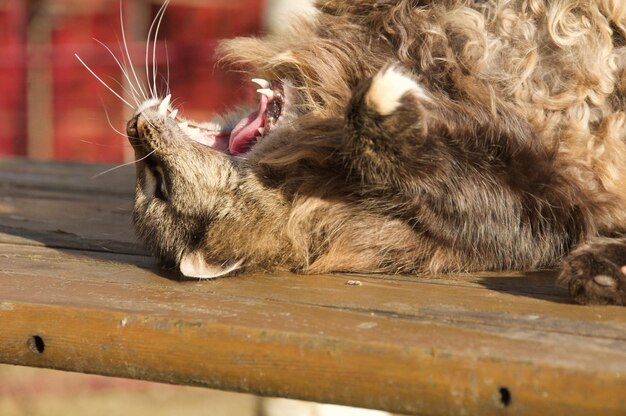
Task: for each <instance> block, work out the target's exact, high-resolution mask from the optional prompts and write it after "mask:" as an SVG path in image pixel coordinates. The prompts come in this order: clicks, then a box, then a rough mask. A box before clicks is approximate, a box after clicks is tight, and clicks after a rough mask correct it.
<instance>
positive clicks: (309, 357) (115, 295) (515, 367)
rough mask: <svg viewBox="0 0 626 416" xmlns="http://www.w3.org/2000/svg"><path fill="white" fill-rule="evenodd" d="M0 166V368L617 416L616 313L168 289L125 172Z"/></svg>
mask: <svg viewBox="0 0 626 416" xmlns="http://www.w3.org/2000/svg"><path fill="white" fill-rule="evenodd" d="M105 169H106V167H103V166H94V165H79V164H62V163H44V162H33V161H26V160H19V159H5V160H0V250H1V251H0V362H3V363H9V364H18V365H25V366H35V367H47V368H56V369H62V370H69V371H78V372H85V373H96V374H103V375H110V376H120V377H128V378H137V379H145V380H155V381H162V382H167V383H175V384H188V385H196V386H207V387H212V388H218V389H223V390H233V391H241V392H252V393H256V394H260V395H271V396H282V397H290V398H298V399H305V400H312V401H321V402H331V403H339V404H346V405H353V406H360V407H368V408H377V409H386V410H389V411H394V412H399V413H406V414H420V415H449V414H450V415H452V414H455V415H461V414H464V415H465V414H467V415H482V416H488V415H503V414H515V415H576V414H590V415H610V414H614V415H617V414H622V415H624V414H626V308H620V307H584V306H578V305H574V304H571V302H570V301H569V299H568V297H567V296H566V293H565V291H564V290H563V289H561V288H557V287H555V284H554V280H555V275H554V273H553V272H530V273H502V274H494V273H484V274H467V275H451V276H421V277H414V276H362V275H341V274H338V275H325V276H299V275H290V274H286V273H280V274H266V275H262V274H259V275H253V276H250V275H246V276H237V277H229V278H223V279H218V280H215V281H200V282H197V281H177V280H175V279H173V278H172V276H168V275H167V274H166V273H164V272H162V271H160V270H159V269H158V268H157V267H156V263H155V261H154V260H153V259H152V258H151V257H149V256H147V255H146V254H145V253H144V251H143V249H142V248H141V247H140V246H139V245H138V244H137V242H136V241H135V239H134V237H133V231H132V227H131V224H130V214H131V206H132V189H133V186H134V184H133V181H134V179H133V176H134V169H133V168H122V169H119V170H117V171H114V172H111V173H109V174H106V175H103V176H100V177H98V178H95V179H92V178H91V177H92V176H93V175H95V174H97V173H98V172H101V171H103V170H105Z"/></svg>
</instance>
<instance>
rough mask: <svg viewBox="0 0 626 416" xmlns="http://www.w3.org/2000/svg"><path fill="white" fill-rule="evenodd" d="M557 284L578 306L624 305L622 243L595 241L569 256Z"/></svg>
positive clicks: (625, 271)
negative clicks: (559, 283) (563, 286)
mask: <svg viewBox="0 0 626 416" xmlns="http://www.w3.org/2000/svg"><path fill="white" fill-rule="evenodd" d="M559 282H561V283H563V284H565V285H567V287H568V288H569V292H570V295H571V296H572V297H573V298H574V299H575V300H576V301H577V302H578V303H582V304H596V305H607V304H608V305H626V239H623V238H622V239H617V238H614V239H610V238H606V239H599V240H596V241H594V242H591V243H589V244H585V245H583V246H581V247H579V248H577V249H576V250H574V251H573V252H572V254H571V255H570V256H569V257H567V258H566V259H565V261H564V262H563V268H562V270H561V273H560V275H559Z"/></svg>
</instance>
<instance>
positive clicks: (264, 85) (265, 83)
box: [252, 78, 270, 88]
mask: <svg viewBox="0 0 626 416" xmlns="http://www.w3.org/2000/svg"><path fill="white" fill-rule="evenodd" d="M252 82H254V83H255V84H257V85H258V86H259V87H261V88H268V87H269V86H270V82H269V81H267V80H264V79H262V78H252Z"/></svg>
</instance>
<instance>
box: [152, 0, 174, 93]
mask: <svg viewBox="0 0 626 416" xmlns="http://www.w3.org/2000/svg"><path fill="white" fill-rule="evenodd" d="M169 3H170V2H169V0H165V2H164V3H163V6H161V9H162V11H161V17H159V22H158V23H157V26H156V29H155V31H154V41H153V42H152V81H153V82H152V88H153V89H154V96H155V97H157V96H158V94H157V82H156V81H157V64H156V63H157V59H156V48H157V37H158V35H159V29H160V28H161V22H162V21H163V16H165V11H166V10H167V6H169Z"/></svg>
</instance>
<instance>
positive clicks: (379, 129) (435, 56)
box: [129, 0, 626, 304]
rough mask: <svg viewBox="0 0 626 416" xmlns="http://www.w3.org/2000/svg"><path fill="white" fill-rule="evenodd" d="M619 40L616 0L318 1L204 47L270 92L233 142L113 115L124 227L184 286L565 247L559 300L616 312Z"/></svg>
mask: <svg viewBox="0 0 626 416" xmlns="http://www.w3.org/2000/svg"><path fill="white" fill-rule="evenodd" d="M625 45H626V3H624V2H621V1H620V0H579V1H576V2H570V1H565V0H560V1H559V0H556V1H547V0H545V1H543V0H512V1H503V0H502V1H501V0H492V1H478V0H476V1H470V0H446V1H438V2H434V1H417V0H413V1H409V0H395V1H392V0H383V1H372V0H369V1H368V0H357V1H350V2H347V1H318V3H317V12H316V13H314V14H312V15H309V16H307V17H300V18H297V19H294V22H293V25H292V26H291V28H290V29H288V30H286V33H281V34H279V35H275V36H269V37H267V38H264V39H257V38H243V39H234V40H231V41H227V42H225V43H223V44H222V46H221V48H220V54H221V56H222V63H223V64H225V65H230V66H232V67H235V68H238V69H239V70H243V71H246V72H247V73H249V74H251V75H252V76H254V77H259V78H264V79H268V80H277V82H278V81H279V82H280V85H284V86H285V90H284V93H285V95H286V96H287V99H286V101H285V108H284V109H283V113H282V115H281V119H279V122H278V123H277V124H276V125H272V126H271V127H272V128H271V130H270V129H269V127H268V128H267V130H266V132H265V133H264V135H263V134H262V136H259V138H258V139H259V141H260V142H259V143H257V144H256V145H254V146H253V147H252V148H251V149H250V150H249V151H247V152H245V153H243V154H237V155H235V154H230V153H234V152H229V151H228V150H226V151H223V149H222V151H218V150H216V149H212V148H210V147H206V146H203V145H201V144H198V143H196V142H195V141H193V140H189V137H188V136H190V134H191V133H189V129H188V128H187V127H185V126H186V125H185V126H183V127H181V121H182V119H181V118H180V117H168V116H167V114H164V113H163V112H162V111H158V109H157V107H158V105H159V103H158V102H155V103H152V105H146V106H144V108H141V109H140V110H139V111H138V113H137V115H136V117H135V118H133V120H131V122H130V123H129V137H131V143H133V145H134V147H135V150H136V153H137V159H140V158H142V157H144V156H147V155H148V156H147V158H146V159H145V160H144V161H141V162H139V163H138V168H137V172H138V174H137V176H138V181H137V197H136V208H135V213H134V220H135V224H136V228H137V230H138V233H139V236H140V237H141V239H142V240H143V241H145V242H146V244H147V245H148V247H150V248H151V249H152V251H153V252H154V253H155V255H156V256H157V257H159V258H160V259H162V261H163V263H164V264H166V265H168V266H170V267H179V268H180V269H181V270H182V271H183V273H185V274H187V275H191V276H196V277H215V276H218V275H221V274H226V273H229V272H231V271H233V270H240V271H243V270H255V269H262V270H271V269H274V268H281V269H287V270H293V271H298V272H306V273H321V272H332V271H355V272H388V273H414V272H425V271H435V272H442V271H444V272H445V271H476V270H504V269H532V268H539V267H553V266H557V265H558V264H559V262H561V261H562V259H563V258H564V257H565V256H567V255H568V253H570V252H571V251H572V249H574V248H575V247H577V246H580V247H581V248H579V249H578V250H577V251H574V252H573V253H572V255H571V256H570V257H568V258H567V260H566V263H565V267H564V269H563V270H564V271H563V272H562V274H561V276H562V280H563V281H564V282H565V284H567V285H569V287H570V290H571V293H572V295H573V296H574V298H575V299H576V300H578V301H580V302H584V303H616V304H625V303H626V284H624V281H625V279H626V276H625V275H624V269H620V268H621V267H622V266H623V265H624V264H626V258H624V255H623V252H622V251H620V250H621V249H619V250H613V249H612V248H611V247H614V246H620V247H621V245H622V244H624V241H623V240H607V238H608V236H610V235H614V234H615V233H619V232H622V233H623V232H625V231H626V115H625V114H624V111H625V110H626V46H625ZM271 85H272V86H271V87H270V88H274V87H276V85H278V84H276V83H274V81H272V84H271ZM276 88H278V87H276ZM281 88H282V87H281ZM275 91H277V92H278V93H280V92H282V91H283V90H282V89H276V90H275ZM240 115H241V114H239V115H238V116H237V115H226V116H225V120H224V121H221V122H218V123H217V127H210V126H214V124H211V125H210V126H209V125H206V126H205V128H206V129H214V130H216V131H219V132H224V131H230V130H233V125H234V124H236V120H237V119H238V118H239V117H240ZM183 124H184V123H183ZM235 130H236V128H235ZM231 144H232V136H231ZM151 152H152V153H151ZM159 169H160V170H159ZM160 181H162V182H163V183H164V185H163V186H164V188H163V192H161V193H162V195H161V197H159V195H158V194H159V192H160V191H158V190H159V189H160V187H161V184H160V183H159V182H160ZM163 194H164V195H163ZM600 236H603V238H604V239H603V240H598V241H601V242H602V243H594V241H597V240H595V239H596V238H598V237H600ZM587 243H589V244H591V245H590V246H589V247H591V248H592V249H593V250H592V251H593V256H596V257H594V258H600V257H602V258H603V256H605V254H603V253H604V252H605V249H607V250H608V249H609V248H611V250H613V251H611V253H613V252H616V253H618V254H616V255H613V254H610V255H609V254H606V256H607V258H608V259H609V260H610V262H611V264H614V266H615V267H613V266H611V267H612V268H610V270H608V271H607V269H606V268H598V267H595V266H589V264H590V262H589V261H582V260H581V258H582V254H581V253H583V254H584V253H586V252H587V251H589V250H591V249H590V248H585V247H588V246H586V245H584V244H587ZM620 253H621V254H620ZM585 255H586V254H585ZM603 261H604V260H602V261H600V263H602V262H603ZM594 264H595V263H594ZM600 269H601V270H600ZM186 271H187V273H186ZM202 271H204V273H202ZM598 273H600V274H601V275H602V276H604V275H606V274H607V273H608V275H609V277H606V276H605V277H601V278H597V276H596V275H597V274H598ZM594 278H596V280H594ZM594 281H595V282H596V283H597V282H598V281H599V282H600V286H602V293H599V292H598V290H597V287H596V286H597V284H596V286H594V285H593V284H591V283H589V282H594ZM611 282H613V283H615V284H613V283H611Z"/></svg>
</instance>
